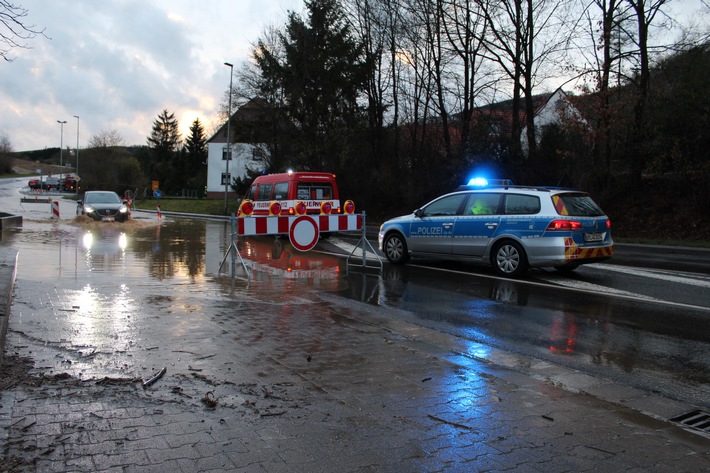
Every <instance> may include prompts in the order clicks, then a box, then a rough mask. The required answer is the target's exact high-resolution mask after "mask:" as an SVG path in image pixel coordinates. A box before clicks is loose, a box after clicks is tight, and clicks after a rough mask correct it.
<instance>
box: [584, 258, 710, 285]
mask: <svg viewBox="0 0 710 473" xmlns="http://www.w3.org/2000/svg"><path fill="white" fill-rule="evenodd" d="M593 266H594V267H595V268H599V269H602V270H604V271H615V272H617V273H624V274H631V275H634V276H641V277H644V278H653V279H660V280H661V281H668V282H675V283H679V284H687V285H689V286H698V287H707V288H710V280H703V279H698V278H699V277H701V275H698V278H692V277H687V276H678V275H676V274H670V273H668V272H663V271H659V270H654V269H644V268H635V267H632V266H617V265H613V264H600V263H597V264H595V265H593Z"/></svg>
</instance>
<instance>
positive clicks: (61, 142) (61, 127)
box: [57, 120, 67, 186]
mask: <svg viewBox="0 0 710 473" xmlns="http://www.w3.org/2000/svg"><path fill="white" fill-rule="evenodd" d="M66 122H67V121H66V120H57V123H59V185H60V186H61V185H62V166H63V165H64V164H63V161H62V148H64V124H65V123H66Z"/></svg>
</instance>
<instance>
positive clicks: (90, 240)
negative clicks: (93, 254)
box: [81, 233, 94, 250]
mask: <svg viewBox="0 0 710 473" xmlns="http://www.w3.org/2000/svg"><path fill="white" fill-rule="evenodd" d="M81 240H82V243H83V244H84V248H86V249H87V250H90V249H91V245H93V244H94V235H92V234H91V233H84V236H83V237H82V239H81Z"/></svg>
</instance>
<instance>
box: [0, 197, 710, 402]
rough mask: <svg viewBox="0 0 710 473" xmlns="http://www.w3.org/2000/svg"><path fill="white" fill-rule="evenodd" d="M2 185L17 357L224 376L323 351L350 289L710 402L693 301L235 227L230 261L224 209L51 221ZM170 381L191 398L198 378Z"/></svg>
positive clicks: (708, 355)
mask: <svg viewBox="0 0 710 473" xmlns="http://www.w3.org/2000/svg"><path fill="white" fill-rule="evenodd" d="M3 198H4V199H5V200H6V201H7V206H12V205H15V207H16V210H17V212H20V213H22V214H23V215H24V217H25V219H24V222H23V226H22V228H21V229H19V230H17V231H5V232H3V235H2V241H1V244H2V245H7V246H10V247H12V248H15V249H17V250H19V252H20V257H19V264H18V272H17V289H16V296H15V302H14V305H13V308H12V318H11V324H10V334H9V336H10V337H11V338H12V340H13V345H14V346H16V347H17V350H18V354H19V355H28V354H30V353H34V354H35V356H36V354H37V353H38V352H39V353H41V360H42V361H41V366H40V367H39V368H40V369H45V370H49V371H50V372H55V373H64V372H66V373H70V374H71V375H73V376H77V377H80V378H99V379H100V378H103V377H122V378H136V377H137V378H142V379H149V378H150V377H151V376H152V375H154V374H155V373H157V372H159V371H160V370H161V369H162V368H164V367H168V369H170V370H171V373H172V374H173V375H175V376H182V377H184V378H185V379H193V380H194V375H195V374H196V373H199V374H200V375H201V376H205V377H208V378H210V379H217V378H220V379H224V380H228V381H229V382H232V383H237V382H239V369H238V367H237V366H234V365H233V361H232V360H233V359H235V358H236V354H237V353H239V351H240V350H242V349H243V347H245V346H253V345H254V344H256V343H259V342H260V341H262V340H264V339H270V340H277V341H279V342H280V344H281V345H282V348H280V350H279V353H272V354H269V356H272V357H273V359H274V360H284V359H299V360H303V359H306V358H307V357H311V356H315V355H316V354H318V353H319V352H321V351H323V350H324V347H321V346H319V345H318V344H319V342H318V340H320V338H319V337H318V335H317V334H318V333H320V332H323V331H327V330H329V329H332V328H333V327H334V326H337V325H338V324H340V323H341V321H342V320H341V319H342V318H341V314H342V313H345V312H347V310H349V309H348V307H349V305H350V304H353V303H355V304H360V305H359V306H358V307H361V308H367V307H369V308H374V310H377V311H378V313H379V314H380V315H381V316H383V317H385V318H390V319H398V320H403V321H406V322H408V323H411V324H414V325H416V326H421V327H426V328H429V329H433V330H435V331H440V332H444V333H447V334H451V335H455V336H456V337H460V338H461V340H463V341H464V345H463V346H465V347H468V348H464V349H462V351H461V353H460V354H462V355H464V356H469V357H472V358H476V359H484V360H485V359H487V357H489V353H488V348H489V347H490V348H496V349H499V350H505V351H507V352H510V353H513V354H517V355H521V356H529V357H534V359H536V360H543V361H545V362H550V363H554V364H559V365H563V366H566V367H569V368H572V369H574V370H579V371H580V372H583V373H588V374H591V375H593V376H596V377H601V378H606V379H611V380H614V381H617V382H619V383H621V384H624V385H628V386H633V387H637V388H641V389H644V390H649V391H654V392H659V393H662V394H663V395H664V396H667V397H670V398H673V399H678V400H680V401H683V402H688V403H692V404H695V405H699V406H705V407H710V311H708V310H707V309H704V308H702V307H700V308H693V307H681V306H677V305H669V304H663V303H658V302H653V301H638V300H633V299H630V298H625V297H615V296H613V295H603V294H590V293H589V292H580V291H577V290H575V289H573V288H563V287H551V286H546V285H540V284H531V281H529V280H527V281H508V280H500V279H497V278H491V277H486V276H485V275H477V274H468V273H461V272H456V271H439V270H436V269H435V268H421V267H417V266H416V265H412V266H407V267H393V266H391V265H385V268H384V270H383V271H382V273H378V272H372V271H368V272H362V271H357V268H356V267H350V268H348V267H347V266H346V264H345V260H344V258H343V257H342V255H341V256H336V255H332V254H327V253H324V252H322V251H311V252H308V253H301V252H298V251H296V250H294V249H293V247H292V246H291V245H290V244H289V243H288V241H287V240H275V239H273V238H259V239H246V240H242V241H239V244H238V248H239V253H240V255H241V256H242V258H243V261H244V263H243V264H242V263H241V262H240V261H238V260H235V261H232V258H231V257H230V256H229V255H228V254H227V249H228V248H229V245H230V242H231V227H230V225H229V222H227V221H215V220H198V219H175V218H165V219H163V220H158V218H157V216H156V215H154V214H148V213H142V212H136V213H135V214H134V220H133V221H132V222H130V223H129V224H118V223H109V224H106V223H102V224H97V223H93V222H85V221H80V220H77V219H76V218H75V217H74V216H73V215H72V214H71V212H72V210H73V208H72V205H73V203H72V202H62V209H61V210H62V212H61V213H62V216H63V217H62V218H61V219H58V220H51V219H49V218H48V216H47V214H46V208H47V206H46V205H45V206H44V207H43V210H37V207H39V206H41V205H42V204H24V205H23V206H21V208H19V207H17V204H16V201H17V197H16V195H15V194H13V193H12V191H7V195H5V196H3ZM41 212H45V213H44V214H42V213H41ZM334 242H335V243H337V236H334V237H333V238H332V240H331V241H326V242H323V244H322V245H321V244H319V250H328V251H330V250H332V246H333V244H334ZM225 256H227V257H226V258H225ZM245 267H246V268H247V269H246V270H245ZM324 295H328V297H323V296H324ZM368 310H370V309H368ZM330 343H331V345H330V346H328V347H327V348H328V350H327V351H328V352H334V353H338V351H339V347H338V346H336V345H337V343H336V344H335V345H334V344H333V342H330ZM340 362H342V360H341V359H339V358H338V357H334V358H333V359H332V363H340ZM181 389H186V391H185V394H186V395H190V396H195V397H198V398H199V396H200V395H199V392H198V390H197V386H194V387H193V389H195V392H193V393H188V391H189V389H190V388H189V386H184V387H183V388H181Z"/></svg>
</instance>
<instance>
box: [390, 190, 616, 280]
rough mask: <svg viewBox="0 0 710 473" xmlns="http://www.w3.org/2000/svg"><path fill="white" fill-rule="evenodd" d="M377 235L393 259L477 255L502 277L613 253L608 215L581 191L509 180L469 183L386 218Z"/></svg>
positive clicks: (572, 264)
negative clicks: (412, 210) (410, 212)
mask: <svg viewBox="0 0 710 473" xmlns="http://www.w3.org/2000/svg"><path fill="white" fill-rule="evenodd" d="M472 181H473V180H472ZM378 240H379V247H380V250H381V251H382V252H383V253H384V254H385V256H386V257H387V259H388V260H389V261H390V262H391V263H394V264H403V263H406V262H407V261H408V260H409V259H410V258H411V257H420V258H434V259H454V260H461V261H470V262H480V263H484V264H490V265H491V267H492V268H493V270H494V272H495V273H496V274H498V275H499V276H505V277H519V276H521V275H523V274H525V272H526V271H527V270H528V268H531V267H536V268H537V267H554V268H557V269H558V270H568V271H569V270H573V269H575V268H577V267H578V266H579V265H581V264H585V263H596V262H599V261H604V260H606V259H609V258H611V256H612V255H613V253H614V242H613V241H612V239H611V223H610V221H609V218H608V217H607V216H606V215H605V214H604V212H603V211H602V210H601V209H600V208H599V206H598V205H597V204H596V203H595V202H594V201H593V200H592V198H591V197H590V196H589V194H587V193H585V192H581V191H577V190H572V189H562V188H551V187H527V186H514V185H512V184H511V183H510V181H504V182H500V183H495V182H494V183H490V182H489V183H486V182H485V181H475V182H469V185H467V186H462V187H461V188H459V189H457V190H456V191H455V192H451V193H449V194H446V195H443V196H441V197H438V198H437V199H434V200H433V201H431V202H429V203H428V204H426V205H425V206H423V207H421V208H419V209H417V210H415V211H414V213H412V214H410V215H405V216H402V217H396V218H393V219H391V220H388V221H386V222H385V223H383V224H382V226H381V227H380V231H379V236H378Z"/></svg>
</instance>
